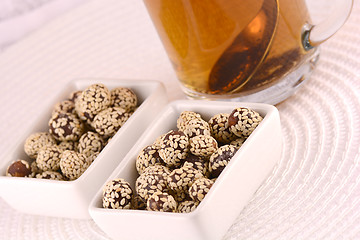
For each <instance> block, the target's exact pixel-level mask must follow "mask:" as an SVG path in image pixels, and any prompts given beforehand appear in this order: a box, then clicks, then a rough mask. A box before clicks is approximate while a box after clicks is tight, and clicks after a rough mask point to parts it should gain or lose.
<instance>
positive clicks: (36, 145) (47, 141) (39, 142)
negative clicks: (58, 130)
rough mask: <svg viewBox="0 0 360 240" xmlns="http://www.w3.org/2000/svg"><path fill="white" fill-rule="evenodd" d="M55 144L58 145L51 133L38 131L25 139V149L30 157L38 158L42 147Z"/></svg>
mask: <svg viewBox="0 0 360 240" xmlns="http://www.w3.org/2000/svg"><path fill="white" fill-rule="evenodd" d="M53 145H56V140H55V138H54V137H53V136H52V135H51V134H50V133H48V132H36V133H33V134H31V135H30V136H29V137H28V138H27V139H26V140H25V144H24V151H25V153H26V154H27V155H28V156H29V157H30V158H32V159H36V157H37V154H38V152H39V150H40V149H41V148H43V147H47V146H53Z"/></svg>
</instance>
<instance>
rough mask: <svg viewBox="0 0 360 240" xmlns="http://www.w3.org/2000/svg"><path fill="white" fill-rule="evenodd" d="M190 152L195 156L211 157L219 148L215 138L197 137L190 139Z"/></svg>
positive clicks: (208, 136)
mask: <svg viewBox="0 0 360 240" xmlns="http://www.w3.org/2000/svg"><path fill="white" fill-rule="evenodd" d="M189 145H190V152H191V153H192V154H194V155H195V156H200V157H205V158H207V157H210V156H211V154H213V153H214V152H215V151H216V150H217V148H218V144H217V141H216V140H215V138H213V137H212V136H210V135H197V136H194V137H192V138H190V141H189Z"/></svg>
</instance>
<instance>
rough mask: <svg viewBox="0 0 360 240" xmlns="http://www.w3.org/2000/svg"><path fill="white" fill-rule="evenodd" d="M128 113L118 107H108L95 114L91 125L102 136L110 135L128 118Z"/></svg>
mask: <svg viewBox="0 0 360 240" xmlns="http://www.w3.org/2000/svg"><path fill="white" fill-rule="evenodd" d="M130 115H131V114H130V113H128V112H126V111H125V110H124V109H122V108H120V107H110V108H107V109H105V110H103V111H101V112H99V113H98V114H97V115H96V116H95V118H94V120H93V122H92V127H93V128H94V129H95V131H96V132H97V133H98V134H100V135H101V136H102V137H104V138H108V137H112V136H114V135H115V133H116V132H117V131H118V130H119V129H120V128H121V127H122V125H124V123H125V122H126V121H127V120H128V119H129V117H130Z"/></svg>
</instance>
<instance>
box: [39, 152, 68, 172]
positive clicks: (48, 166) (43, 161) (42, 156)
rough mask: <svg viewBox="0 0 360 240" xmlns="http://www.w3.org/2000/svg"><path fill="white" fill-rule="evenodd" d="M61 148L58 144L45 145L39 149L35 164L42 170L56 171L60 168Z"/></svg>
mask: <svg viewBox="0 0 360 240" xmlns="http://www.w3.org/2000/svg"><path fill="white" fill-rule="evenodd" d="M62 152H63V151H62V150H61V149H60V148H59V147H58V146H51V147H45V148H42V149H40V151H39V153H38V155H37V158H36V165H37V167H38V168H39V169H40V170H42V171H57V170H59V169H60V158H61V154H62Z"/></svg>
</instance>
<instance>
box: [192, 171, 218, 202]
mask: <svg viewBox="0 0 360 240" xmlns="http://www.w3.org/2000/svg"><path fill="white" fill-rule="evenodd" d="M213 184H214V181H213V180H211V179H208V178H205V177H204V178H199V179H197V180H196V181H195V182H194V183H193V184H192V185H191V187H190V188H189V195H190V197H191V198H192V200H194V201H196V202H201V201H202V200H203V199H204V197H205V195H206V194H207V193H208V192H209V191H210V188H211V187H212V185H213Z"/></svg>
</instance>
